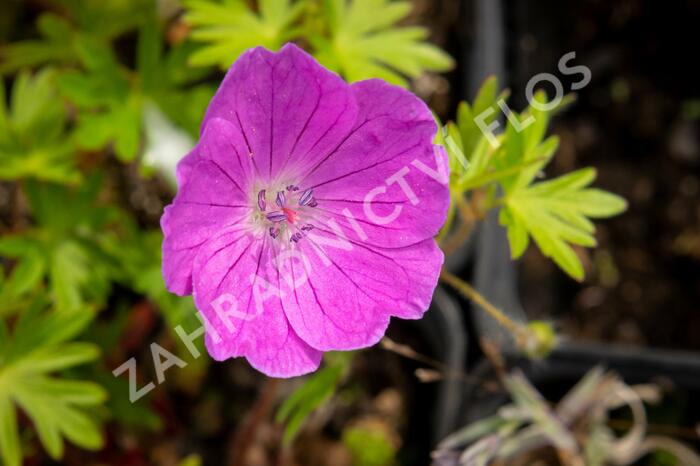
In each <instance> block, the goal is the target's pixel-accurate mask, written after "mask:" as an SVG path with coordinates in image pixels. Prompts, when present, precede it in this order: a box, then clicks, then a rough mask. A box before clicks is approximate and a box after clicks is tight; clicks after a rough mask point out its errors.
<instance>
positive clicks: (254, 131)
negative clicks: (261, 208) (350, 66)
mask: <svg viewBox="0 0 700 466" xmlns="http://www.w3.org/2000/svg"><path fill="white" fill-rule="evenodd" d="M356 115H357V105H356V103H355V98H354V96H353V92H352V90H351V89H350V87H349V86H348V85H347V84H346V83H345V82H343V80H342V79H341V78H340V77H339V76H337V75H336V74H334V73H331V72H330V71H328V70H326V69H325V68H323V67H322V66H320V65H319V64H318V63H317V62H316V61H315V60H314V59H313V58H312V57H311V56H309V55H308V54H307V53H306V52H304V51H302V50H301V49H299V48H298V47H297V46H295V45H293V44H287V45H285V46H284V47H283V48H282V50H280V52H278V53H272V52H270V51H268V50H265V49H263V48H260V47H259V48H256V49H252V50H249V51H247V52H246V53H245V54H243V55H242V56H241V57H240V58H239V59H238V60H237V61H236V62H235V63H234V64H233V66H231V69H230V70H229V72H228V73H227V75H226V77H225V78H224V81H223V83H222V84H221V87H220V88H219V90H218V91H217V93H216V95H215V96H214V98H213V100H212V102H211V104H210V105H209V108H208V109H207V114H206V116H205V118H204V123H203V127H205V126H206V125H208V122H209V120H211V119H212V118H216V117H219V118H223V119H226V120H229V121H231V122H233V123H235V124H237V125H238V126H239V127H240V128H242V131H243V134H244V135H245V138H246V140H247V142H248V146H249V149H250V153H251V154H252V157H253V160H254V163H255V164H256V166H257V167H258V169H259V171H260V175H261V177H262V178H263V179H264V180H270V179H274V178H275V177H277V176H278V175H279V174H280V173H281V174H288V173H289V174H292V175H293V174H294V172H297V171H302V170H303V169H304V168H305V167H308V166H311V165H313V164H314V163H316V161H317V159H318V157H321V156H323V155H324V154H325V153H327V152H328V151H330V150H331V149H332V148H333V147H335V146H337V145H338V144H339V143H340V142H341V141H342V139H343V138H344V137H345V136H346V134H347V133H348V131H349V130H350V129H351V128H352V126H353V124H354V122H355V120H356Z"/></svg>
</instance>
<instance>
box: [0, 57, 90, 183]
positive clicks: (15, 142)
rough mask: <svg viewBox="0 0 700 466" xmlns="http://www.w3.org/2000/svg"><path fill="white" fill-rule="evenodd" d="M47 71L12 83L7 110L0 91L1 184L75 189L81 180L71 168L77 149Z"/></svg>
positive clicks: (25, 74) (19, 77)
mask: <svg viewBox="0 0 700 466" xmlns="http://www.w3.org/2000/svg"><path fill="white" fill-rule="evenodd" d="M55 78H56V73H55V71H54V70H51V69H49V68H46V69H43V70H42V71H40V72H39V73H37V74H36V75H34V76H31V75H30V74H29V73H28V72H26V71H25V72H22V73H20V74H19V75H17V77H16V78H15V81H14V85H13V87H12V93H11V95H10V105H9V107H8V106H7V104H6V99H5V88H4V86H0V179H3V180H19V179H23V178H36V179H40V180H45V181H54V182H57V183H70V184H75V183H77V182H78V181H80V179H81V175H80V172H79V171H78V170H77V169H76V167H75V164H76V163H75V162H76V160H75V157H74V151H75V144H74V140H73V137H72V136H71V134H70V133H69V132H68V128H67V126H68V115H67V112H66V109H65V107H64V106H63V105H62V104H61V101H60V100H59V99H58V95H57V92H56V88H55V86H54V82H53V81H54V80H55Z"/></svg>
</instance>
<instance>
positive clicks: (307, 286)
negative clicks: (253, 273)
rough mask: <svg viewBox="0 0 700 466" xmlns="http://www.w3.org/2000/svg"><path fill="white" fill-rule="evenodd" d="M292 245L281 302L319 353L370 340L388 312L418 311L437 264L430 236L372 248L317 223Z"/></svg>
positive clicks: (408, 315)
mask: <svg viewBox="0 0 700 466" xmlns="http://www.w3.org/2000/svg"><path fill="white" fill-rule="evenodd" d="M298 244H299V247H298V249H297V254H298V256H296V258H295V259H293V260H291V259H290V260H288V261H285V262H284V266H283V267H282V274H283V283H287V282H288V283H294V284H295V285H296V286H295V287H294V289H290V294H291V296H290V297H289V298H288V299H284V300H283V306H284V310H285V312H286V314H287V318H288V319H289V322H290V323H291V324H292V327H294V330H296V332H297V333H298V334H299V336H300V337H301V338H303V339H304V340H305V341H306V342H307V343H309V344H310V345H311V346H313V347H314V348H317V349H319V350H323V351H328V350H348V349H355V348H362V347H366V346H370V345H373V344H375V343H376V342H377V341H379V339H381V337H382V336H383V335H384V331H385V330H386V326H387V325H388V322H389V317H390V316H397V317H401V318H404V319H418V318H420V317H422V315H423V313H424V312H425V311H426V310H427V309H428V307H429V305H430V300H431V298H432V295H433V292H434V290H435V286H436V285H437V280H438V275H439V271H440V267H441V265H442V262H443V254H442V251H441V250H440V249H439V248H438V247H437V245H436V244H435V241H434V240H432V239H428V240H424V241H422V242H420V243H418V244H415V245H411V246H407V247H402V248H393V249H392V248H378V247H374V246H369V245H366V244H362V243H360V242H355V241H353V240H351V239H350V238H340V239H339V237H338V236H337V235H336V233H335V232H333V231H329V230H326V229H324V228H323V227H319V226H316V227H315V228H314V229H313V231H312V232H311V233H310V234H308V235H307V236H306V237H305V238H304V239H302V240H301V241H300V242H299V243H298ZM284 278H286V280H284Z"/></svg>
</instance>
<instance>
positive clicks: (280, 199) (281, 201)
mask: <svg viewBox="0 0 700 466" xmlns="http://www.w3.org/2000/svg"><path fill="white" fill-rule="evenodd" d="M275 202H276V203H277V206H278V207H284V206H285V204H287V196H286V195H285V194H284V191H278V192H277V199H275Z"/></svg>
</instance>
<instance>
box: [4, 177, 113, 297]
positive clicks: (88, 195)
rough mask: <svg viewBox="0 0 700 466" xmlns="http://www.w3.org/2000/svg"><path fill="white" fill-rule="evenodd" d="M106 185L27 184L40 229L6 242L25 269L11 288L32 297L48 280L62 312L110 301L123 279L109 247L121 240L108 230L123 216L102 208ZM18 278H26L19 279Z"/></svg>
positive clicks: (90, 181)
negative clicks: (114, 283)
mask: <svg viewBox="0 0 700 466" xmlns="http://www.w3.org/2000/svg"><path fill="white" fill-rule="evenodd" d="M100 184H101V180H100V177H99V176H94V177H91V178H89V179H87V180H86V181H85V183H84V184H82V185H81V186H80V188H79V189H75V190H74V189H69V188H66V187H63V186H58V185H51V184H45V183H44V184H42V183H33V182H29V183H26V185H25V188H26V194H27V199H28V201H29V205H30V207H31V213H32V216H33V217H34V220H35V222H36V226H35V227H33V228H30V229H28V230H26V231H24V232H23V233H22V234H21V235H14V236H6V237H5V238H2V239H0V253H2V254H5V255H7V256H9V257H14V258H16V259H17V260H18V268H19V267H20V266H21V267H22V269H20V270H15V271H14V272H13V274H12V275H11V277H10V279H9V283H7V284H6V288H9V287H18V288H14V289H15V291H22V292H25V291H30V287H36V286H37V285H38V284H39V283H40V282H41V281H42V280H43V279H46V280H47V281H48V284H49V285H48V287H49V291H50V295H51V296H52V297H53V298H54V300H55V303H56V304H57V307H58V309H60V310H62V311H70V310H75V309H84V307H85V305H86V304H87V303H88V302H90V303H91V304H94V305H99V304H101V303H103V302H104V301H105V300H106V298H107V294H108V292H109V290H110V286H111V281H112V280H113V279H114V278H115V277H116V275H117V274H118V265H117V264H116V261H115V259H114V257H112V256H110V254H108V253H107V252H106V249H105V245H106V244H107V243H108V242H110V241H118V239H117V238H116V237H115V233H114V232H113V231H112V230H111V229H109V228H106V227H108V226H113V225H115V224H116V223H117V222H116V221H117V217H118V216H119V213H118V211H116V210H114V209H113V208H111V207H109V206H105V205H104V204H98V203H96V197H97V195H98V193H99V189H100ZM65 206H71V208H70V209H66V208H65ZM23 264H26V265H23ZM17 272H22V274H21V275H20V276H18V277H17V278H16V277H15V274H17ZM10 290H11V288H10ZM10 290H7V291H6V292H9V291H10ZM15 294H16V293H15Z"/></svg>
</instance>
